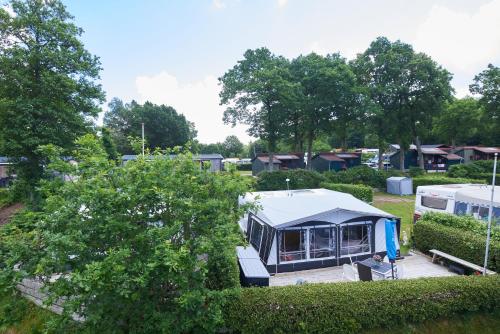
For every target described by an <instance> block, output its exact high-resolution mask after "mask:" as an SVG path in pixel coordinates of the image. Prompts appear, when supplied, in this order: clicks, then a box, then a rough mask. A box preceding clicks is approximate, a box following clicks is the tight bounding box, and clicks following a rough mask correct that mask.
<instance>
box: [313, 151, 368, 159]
mask: <svg viewBox="0 0 500 334" xmlns="http://www.w3.org/2000/svg"><path fill="white" fill-rule="evenodd" d="M318 157H320V158H321V159H325V160H328V161H345V160H344V159H353V158H359V155H358V154H356V153H350V152H339V153H335V152H323V153H318V154H316V155H315V156H313V157H312V158H313V159H315V158H318Z"/></svg>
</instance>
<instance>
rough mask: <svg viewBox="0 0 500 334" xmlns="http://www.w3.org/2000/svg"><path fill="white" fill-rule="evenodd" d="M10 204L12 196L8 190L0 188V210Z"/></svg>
mask: <svg viewBox="0 0 500 334" xmlns="http://www.w3.org/2000/svg"><path fill="white" fill-rule="evenodd" d="M11 203H12V194H11V192H10V191H9V189H8V188H0V209H1V208H2V207H4V206H6V205H9V204H11Z"/></svg>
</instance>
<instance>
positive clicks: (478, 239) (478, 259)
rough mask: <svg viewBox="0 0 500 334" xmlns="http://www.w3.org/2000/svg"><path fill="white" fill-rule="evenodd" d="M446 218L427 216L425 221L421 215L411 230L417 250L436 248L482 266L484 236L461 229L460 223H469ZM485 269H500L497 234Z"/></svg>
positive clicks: (492, 242) (491, 245)
mask: <svg viewBox="0 0 500 334" xmlns="http://www.w3.org/2000/svg"><path fill="white" fill-rule="evenodd" d="M450 216H451V215H450ZM460 218H462V217H460ZM448 219H449V220H447V219H446V217H444V216H443V217H439V216H428V217H427V218H426V215H424V217H423V218H422V219H420V220H419V221H418V222H417V223H416V224H415V226H414V227H413V237H414V240H415V244H416V247H417V248H418V249H419V250H421V251H423V252H428V251H429V249H437V250H440V251H442V252H445V253H448V254H451V255H453V256H456V257H459V258H461V259H464V260H466V261H469V262H472V263H474V264H477V265H479V266H482V265H483V264H484V251H485V248H486V235H485V234H484V233H478V232H477V231H474V230H468V229H466V228H465V227H464V226H462V224H463V225H466V224H468V222H466V221H459V220H458V219H457V220H453V218H448ZM454 223H456V224H457V225H456V227H452V225H453V224H454ZM446 224H449V225H446ZM488 268H489V269H491V270H493V271H498V270H500V241H499V240H498V232H497V236H496V237H495V240H492V241H491V244H490V253H489V258H488Z"/></svg>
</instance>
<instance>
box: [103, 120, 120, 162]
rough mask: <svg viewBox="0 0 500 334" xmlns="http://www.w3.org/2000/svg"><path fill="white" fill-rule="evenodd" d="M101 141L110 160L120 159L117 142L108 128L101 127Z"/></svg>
mask: <svg viewBox="0 0 500 334" xmlns="http://www.w3.org/2000/svg"><path fill="white" fill-rule="evenodd" d="M101 141H102V146H103V147H104V150H105V151H106V154H107V155H108V159H109V160H114V161H116V160H118V151H117V150H116V144H115V142H114V141H113V138H112V137H111V133H110V132H109V129H108V128H101Z"/></svg>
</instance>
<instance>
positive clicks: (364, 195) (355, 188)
mask: <svg viewBox="0 0 500 334" xmlns="http://www.w3.org/2000/svg"><path fill="white" fill-rule="evenodd" d="M320 186H321V187H322V188H326V189H330V190H335V191H340V192H343V193H348V194H351V195H353V196H354V197H356V198H358V199H360V200H362V201H365V202H368V203H371V202H373V189H372V188H370V187H367V186H364V185H361V184H341V183H329V182H323V183H321V184H320Z"/></svg>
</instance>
